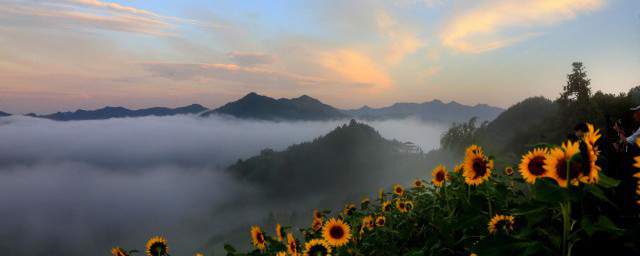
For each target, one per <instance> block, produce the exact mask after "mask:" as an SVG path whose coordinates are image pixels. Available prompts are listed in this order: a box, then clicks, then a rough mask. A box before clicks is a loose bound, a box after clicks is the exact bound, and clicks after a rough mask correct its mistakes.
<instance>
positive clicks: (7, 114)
mask: <svg viewBox="0 0 640 256" xmlns="http://www.w3.org/2000/svg"><path fill="white" fill-rule="evenodd" d="M10 115H11V114H9V113H7V112H2V111H0V117H3V116H10Z"/></svg>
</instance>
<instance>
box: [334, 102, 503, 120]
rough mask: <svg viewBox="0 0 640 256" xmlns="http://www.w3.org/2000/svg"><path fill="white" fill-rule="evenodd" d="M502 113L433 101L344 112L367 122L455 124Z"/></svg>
mask: <svg viewBox="0 0 640 256" xmlns="http://www.w3.org/2000/svg"><path fill="white" fill-rule="evenodd" d="M502 111H504V109H502V108H498V107H492V106H489V105H486V104H478V105H475V106H467V105H462V104H459V103H457V102H455V101H452V102H450V103H443V102H442V101H439V100H433V101H428V102H424V103H395V104H393V105H391V106H388V107H382V108H370V107H368V106H364V107H362V108H359V109H352V110H344V113H345V114H348V115H350V116H352V117H356V118H360V119H367V120H378V119H399V118H407V117H417V118H419V119H421V120H424V121H434V122H445V123H453V122H463V121H467V120H469V119H470V118H472V117H477V118H478V119H479V120H481V121H485V120H493V119H494V118H496V117H497V116H498V115H499V114H500V113H502Z"/></svg>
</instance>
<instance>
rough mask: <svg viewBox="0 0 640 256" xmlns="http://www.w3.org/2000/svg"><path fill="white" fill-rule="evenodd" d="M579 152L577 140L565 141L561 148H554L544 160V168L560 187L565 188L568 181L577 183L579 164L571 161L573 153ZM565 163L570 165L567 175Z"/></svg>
mask: <svg viewBox="0 0 640 256" xmlns="http://www.w3.org/2000/svg"><path fill="white" fill-rule="evenodd" d="M578 153H580V150H579V144H578V143H577V142H571V141H567V142H565V143H562V147H561V148H554V149H553V150H551V153H549V156H548V157H547V159H546V160H545V161H544V169H545V170H546V171H547V172H548V173H549V177H551V178H553V179H554V180H556V182H558V185H560V187H563V188H566V187H567V185H568V183H571V184H572V185H576V186H577V185H578V178H579V177H578V176H579V175H580V170H581V166H580V163H579V162H575V161H573V162H572V161H571V159H572V158H573V156H574V155H576V154H578ZM567 165H568V166H569V167H570V169H569V173H568V174H569V176H568V177H567Z"/></svg>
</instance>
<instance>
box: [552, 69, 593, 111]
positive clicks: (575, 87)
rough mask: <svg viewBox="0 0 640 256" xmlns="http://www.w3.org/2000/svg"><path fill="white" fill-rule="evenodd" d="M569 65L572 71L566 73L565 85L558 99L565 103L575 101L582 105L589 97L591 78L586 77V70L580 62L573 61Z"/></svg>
mask: <svg viewBox="0 0 640 256" xmlns="http://www.w3.org/2000/svg"><path fill="white" fill-rule="evenodd" d="M571 65H572V66H573V72H572V73H571V74H568V75H567V85H565V86H564V91H563V92H562V94H561V95H560V100H561V102H563V103H565V104H567V103H570V102H576V103H578V104H580V105H582V104H585V103H586V102H588V101H589V97H591V79H587V72H586V71H585V69H584V66H583V65H582V62H574V63H573V64H571Z"/></svg>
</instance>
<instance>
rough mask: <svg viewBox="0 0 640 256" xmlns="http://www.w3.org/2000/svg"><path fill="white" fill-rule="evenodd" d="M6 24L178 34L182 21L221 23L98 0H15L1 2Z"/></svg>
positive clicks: (1, 10) (0, 8)
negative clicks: (30, 0)
mask: <svg viewBox="0 0 640 256" xmlns="http://www.w3.org/2000/svg"><path fill="white" fill-rule="evenodd" d="M0 14H1V15H2V17H1V18H0V21H3V25H2V26H5V27H16V26H17V27H24V26H26V27H31V28H51V29H69V28H71V29H92V30H95V29H99V30H108V31H119V32H130V33H138V34H145V35H154V36H167V35H173V34H175V29H176V28H177V27H178V25H180V24H191V25H198V26H205V27H217V26H216V25H215V24H206V23H202V22H199V21H196V20H189V19H183V18H179V17H173V16H163V15H160V14H157V13H154V12H151V11H147V10H143V9H138V8H134V7H130V6H124V5H121V4H118V3H111V2H103V1H98V0H66V1H51V0H44V1H37V2H24V1H12V0H9V1H8V2H7V3H3V4H2V6H0Z"/></svg>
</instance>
